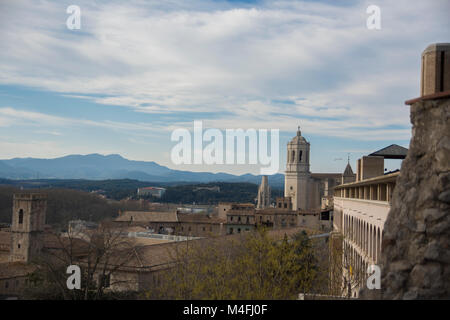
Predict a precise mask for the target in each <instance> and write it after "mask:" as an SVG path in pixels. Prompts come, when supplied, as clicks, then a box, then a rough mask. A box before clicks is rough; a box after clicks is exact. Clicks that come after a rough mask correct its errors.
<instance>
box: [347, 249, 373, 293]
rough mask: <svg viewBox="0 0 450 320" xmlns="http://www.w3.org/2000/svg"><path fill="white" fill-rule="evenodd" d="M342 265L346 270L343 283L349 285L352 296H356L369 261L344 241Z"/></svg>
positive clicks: (365, 274) (362, 283)
mask: <svg viewBox="0 0 450 320" xmlns="http://www.w3.org/2000/svg"><path fill="white" fill-rule="evenodd" d="M343 249H344V267H345V269H346V270H347V272H348V273H347V277H346V281H347V283H346V284H345V285H346V287H349V289H350V291H351V293H350V294H351V296H352V297H357V295H358V292H359V289H360V288H361V287H362V286H363V285H364V283H365V282H366V279H367V277H368V275H367V268H368V267H369V265H370V264H371V263H369V262H368V261H367V259H365V258H364V257H362V256H361V255H360V254H359V252H358V251H357V250H356V249H355V248H354V247H353V246H352V245H350V244H349V243H348V242H347V241H345V242H344V248H343Z"/></svg>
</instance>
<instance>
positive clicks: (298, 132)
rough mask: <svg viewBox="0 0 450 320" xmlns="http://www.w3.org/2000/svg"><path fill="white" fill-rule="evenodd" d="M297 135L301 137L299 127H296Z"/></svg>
mask: <svg viewBox="0 0 450 320" xmlns="http://www.w3.org/2000/svg"><path fill="white" fill-rule="evenodd" d="M297 135H298V136H301V135H302V132H301V131H300V126H298V127H297Z"/></svg>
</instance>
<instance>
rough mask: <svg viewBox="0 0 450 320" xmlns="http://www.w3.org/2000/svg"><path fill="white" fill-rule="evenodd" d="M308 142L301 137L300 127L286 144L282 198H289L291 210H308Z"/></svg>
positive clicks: (309, 176)
mask: <svg viewBox="0 0 450 320" xmlns="http://www.w3.org/2000/svg"><path fill="white" fill-rule="evenodd" d="M309 147H310V145H309V142H308V141H306V139H305V138H304V137H303V136H302V133H301V131H300V127H298V130H297V135H296V136H295V137H294V138H292V140H291V141H290V142H289V143H288V144H287V161H286V172H285V180H284V196H285V197H291V199H292V209H293V210H298V209H302V210H306V209H309V207H310V206H309V204H308V199H309V197H308V192H310V190H309V188H308V187H309V184H310V180H311V172H310V171H309Z"/></svg>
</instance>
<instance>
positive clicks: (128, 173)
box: [0, 154, 284, 187]
mask: <svg viewBox="0 0 450 320" xmlns="http://www.w3.org/2000/svg"><path fill="white" fill-rule="evenodd" d="M0 178H6V179H89V180H104V179H135V180H140V181H148V182H200V183H207V182H215V181H223V182H251V183H257V184H259V183H260V182H261V176H258V175H253V174H244V175H240V176H238V175H232V174H228V173H211V172H192V171H181V170H173V169H170V168H168V167H165V166H161V165H159V164H157V163H156V162H154V161H134V160H128V159H125V158H123V157H122V156H120V155H118V154H111V155H101V154H88V155H68V156H65V157H60V158H54V159H38V158H14V159H8V160H0ZM269 183H270V184H271V185H272V186H276V187H280V186H281V187H282V186H283V185H284V175H282V174H275V175H272V176H270V177H269Z"/></svg>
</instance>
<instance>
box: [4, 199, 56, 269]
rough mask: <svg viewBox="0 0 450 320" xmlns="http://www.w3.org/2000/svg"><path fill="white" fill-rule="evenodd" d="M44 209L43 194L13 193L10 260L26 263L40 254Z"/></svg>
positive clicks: (45, 201) (45, 205) (45, 204)
mask: <svg viewBox="0 0 450 320" xmlns="http://www.w3.org/2000/svg"><path fill="white" fill-rule="evenodd" d="M46 210H47V196H46V195H45V194H39V193H19V194H14V199H13V214H12V224H11V251H10V262H16V261H21V262H25V263H28V262H30V261H31V260H32V259H33V258H35V257H36V256H38V255H39V254H40V252H41V249H42V247H43V231H44V224H45V213H46Z"/></svg>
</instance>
